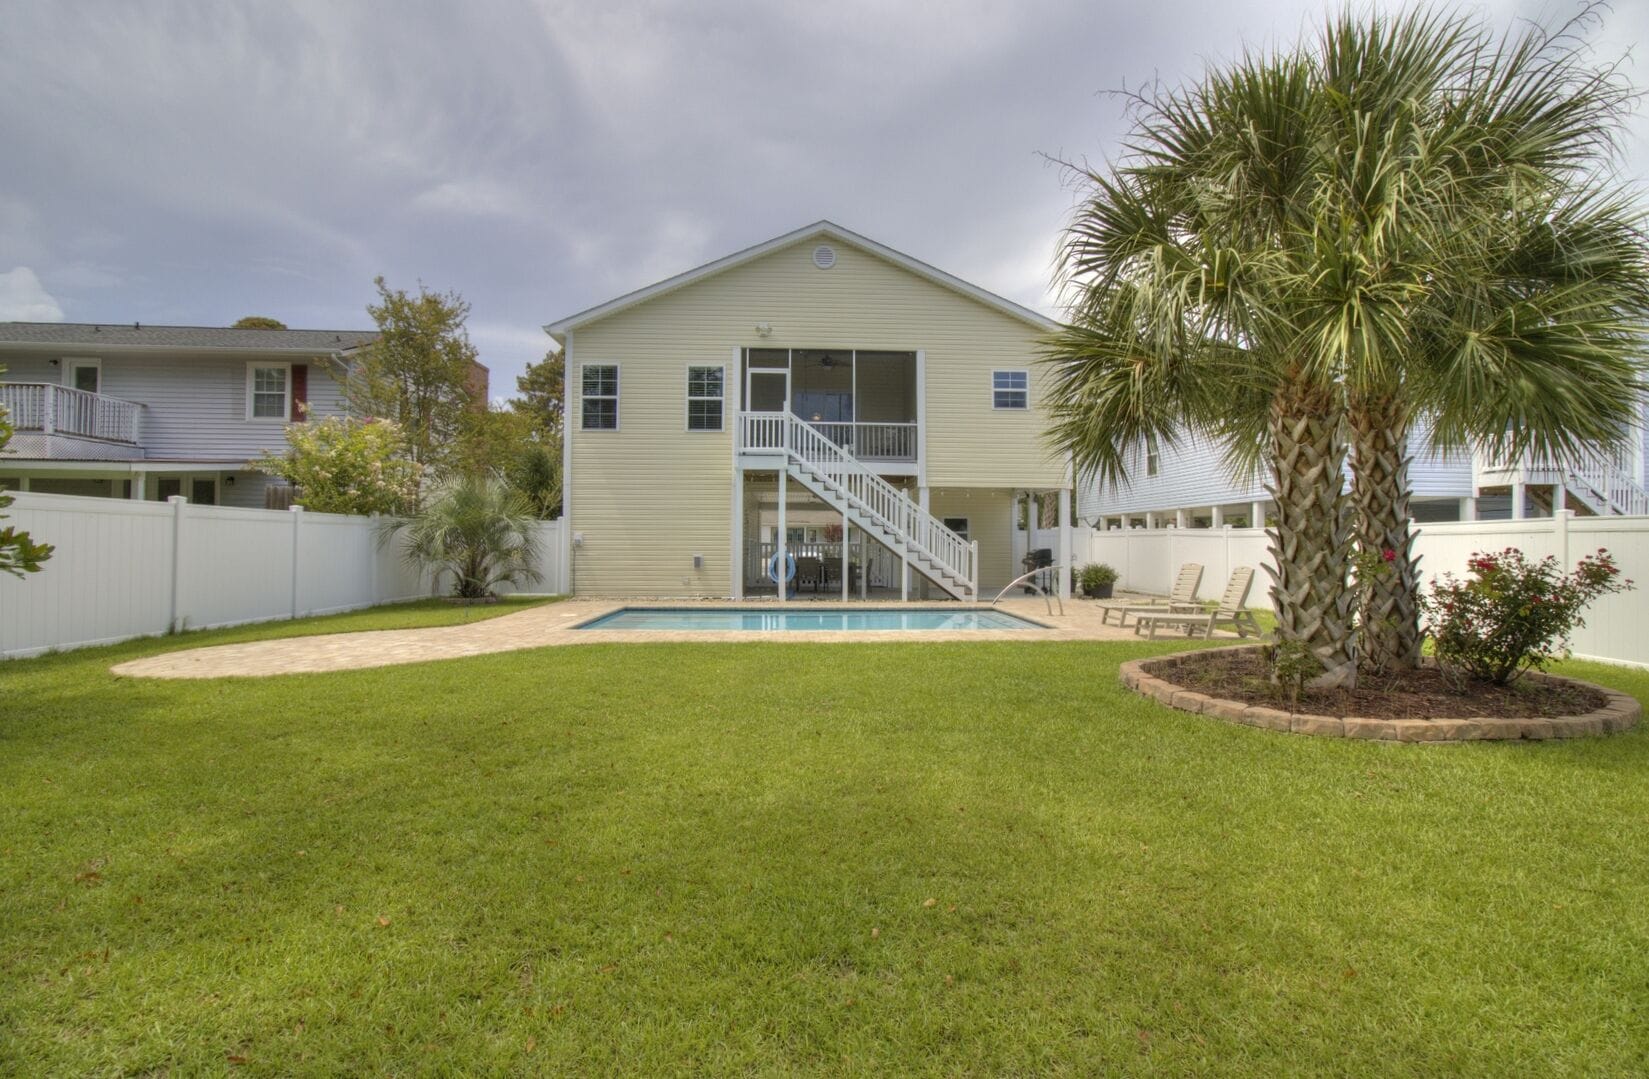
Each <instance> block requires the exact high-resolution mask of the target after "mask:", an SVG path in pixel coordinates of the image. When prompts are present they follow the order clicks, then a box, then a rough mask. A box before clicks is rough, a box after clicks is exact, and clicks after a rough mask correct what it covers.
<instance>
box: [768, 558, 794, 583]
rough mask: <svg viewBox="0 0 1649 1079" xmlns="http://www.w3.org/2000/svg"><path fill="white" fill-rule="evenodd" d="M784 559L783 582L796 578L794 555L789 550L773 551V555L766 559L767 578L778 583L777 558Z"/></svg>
mask: <svg viewBox="0 0 1649 1079" xmlns="http://www.w3.org/2000/svg"><path fill="white" fill-rule="evenodd" d="M780 556H783V558H784V560H785V575H784V583H786V584H789V583H790V582H791V581H794V580H795V579H796V556H795V555H793V554H791V553H790V552H789V551H774V552H773V557H772V558H769V559H768V560H767V579H768V580H770V581H772V582H773V583H774V584H778V583H779V558H780Z"/></svg>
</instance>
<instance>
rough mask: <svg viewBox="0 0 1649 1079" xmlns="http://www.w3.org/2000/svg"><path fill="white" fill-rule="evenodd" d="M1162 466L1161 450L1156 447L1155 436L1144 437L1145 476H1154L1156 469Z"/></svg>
mask: <svg viewBox="0 0 1649 1079" xmlns="http://www.w3.org/2000/svg"><path fill="white" fill-rule="evenodd" d="M1161 464H1162V448H1161V447H1160V446H1158V445H1157V436H1156V435H1153V434H1147V435H1146V436H1145V474H1146V475H1147V476H1155V475H1156V474H1157V468H1158V467H1159V466H1160V465H1161Z"/></svg>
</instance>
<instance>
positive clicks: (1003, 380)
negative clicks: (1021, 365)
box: [991, 371, 1031, 408]
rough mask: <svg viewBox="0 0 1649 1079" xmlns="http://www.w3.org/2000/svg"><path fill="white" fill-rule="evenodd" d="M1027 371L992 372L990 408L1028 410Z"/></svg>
mask: <svg viewBox="0 0 1649 1079" xmlns="http://www.w3.org/2000/svg"><path fill="white" fill-rule="evenodd" d="M1030 391H1031V375H1030V372H1029V371H992V372H991V407H992V408H1029V407H1030V396H1031V393H1030Z"/></svg>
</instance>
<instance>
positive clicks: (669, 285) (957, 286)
mask: <svg viewBox="0 0 1649 1079" xmlns="http://www.w3.org/2000/svg"><path fill="white" fill-rule="evenodd" d="M820 236H827V237H830V238H832V239H835V240H839V241H841V242H842V243H846V244H850V245H852V246H854V247H858V248H861V249H863V250H865V251H868V252H870V253H871V254H873V255H877V256H879V257H881V258H884V259H886V260H887V261H889V262H891V263H893V264H894V265H896V266H899V267H902V268H903V269H906V270H909V271H910V272H911V273H913V274H915V275H916V276H918V277H922V278H925V279H927V280H928V281H931V282H933V283H934V284H936V285H939V286H941V287H943V288H948V289H950V290H951V291H953V292H959V293H961V294H962V295H964V296H967V297H969V298H971V299H974V300H977V301H979V302H980V303H982V304H984V305H985V306H987V307H992V308H995V309H996V310H998V311H1000V312H1002V313H1003V314H1005V315H1007V316H1009V317H1010V318H1016V319H1019V320H1020V321H1021V322H1027V323H1029V324H1031V325H1032V326H1035V327H1036V328H1037V329H1041V330H1052V329H1056V328H1058V325H1059V324H1058V323H1057V322H1055V321H1054V320H1053V319H1051V318H1048V317H1047V316H1046V315H1042V314H1039V313H1038V312H1036V311H1032V310H1031V309H1030V308H1028V307H1021V306H1020V305H1019V304H1016V303H1014V302H1013V301H1012V300H1009V299H1005V298H1003V297H1001V296H998V295H997V294H996V293H994V292H988V291H986V290H985V289H982V288H980V287H979V286H978V285H972V284H969V283H968V282H966V281H964V280H962V279H961V278H960V277H954V276H952V275H950V274H948V273H946V272H945V271H943V270H941V269H938V268H937V267H934V266H929V265H928V264H927V263H925V262H922V261H921V260H919V259H914V258H911V257H910V256H909V255H907V254H904V253H903V252H900V251H895V250H894V249H893V248H891V247H885V246H883V245H882V244H879V243H877V242H876V241H875V240H872V239H869V238H867V237H864V236H860V235H859V234H858V233H856V232H851V231H849V230H848V229H844V228H843V227H842V226H840V225H838V224H835V223H834V222H831V221H816V222H814V223H813V224H811V225H808V226H806V227H805V228H799V229H797V230H796V231H794V232H787V233H785V234H784V235H783V236H775V237H774V238H773V239H771V240H768V241H766V242H765V243H759V244H757V245H755V246H754V247H747V248H745V249H744V250H743V251H735V252H734V253H733V254H731V255H728V256H726V257H724V258H719V259H717V260H716V261H714V262H707V263H705V264H704V265H703V266H699V267H696V268H695V269H691V270H688V271H687V272H686V273H680V274H677V275H676V276H674V277H668V278H665V279H664V280H663V281H660V282H658V283H657V284H653V285H648V286H647V287H646V288H642V289H637V290H636V291H634V292H627V293H625V294H624V295H622V296H619V297H617V298H616V299H612V300H608V301H607V302H606V303H603V304H598V305H597V306H595V307H591V308H588V309H586V310H584V311H580V312H578V313H577V314H576V315H568V316H567V317H566V318H564V319H561V320H560V321H558V322H552V323H550V324H548V325H547V326H545V327H544V332H545V333H547V334H549V335H550V336H551V337H554V338H555V339H556V340H557V341H560V342H562V343H563V344H565V343H566V342H565V335H566V333H567V331H569V330H571V329H573V328H575V327H578V326H582V325H584V324H585V323H587V322H594V321H595V320H596V319H600V318H606V317H607V316H608V315H612V314H616V313H617V312H619V311H623V310H624V309H626V308H629V307H634V306H636V305H637V304H642V303H646V302H647V301H648V300H651V299H653V298H654V297H656V296H662V295H664V294H665V293H667V292H673V291H675V290H676V289H678V288H683V287H685V286H687V285H691V284H692V283H694V282H695V281H702V280H703V279H704V278H706V277H711V276H713V275H715V274H719V273H721V272H722V271H724V270H731V269H733V268H734V267H735V266H742V265H743V264H744V263H746V262H750V261H752V260H754V259H758V258H761V257H762V256H763V255H766V254H769V253H771V252H773V251H777V250H779V249H780V248H784V247H789V246H790V245H791V244H796V243H800V242H801V241H803V240H808V239H813V238H816V237H820Z"/></svg>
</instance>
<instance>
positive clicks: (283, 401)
mask: <svg viewBox="0 0 1649 1079" xmlns="http://www.w3.org/2000/svg"><path fill="white" fill-rule="evenodd" d="M291 412H292V371H291V365H290V364H284V363H279V364H263V363H254V364H247V366H246V418H247V419H249V420H284V419H286V418H287V417H288V416H289V415H291Z"/></svg>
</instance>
